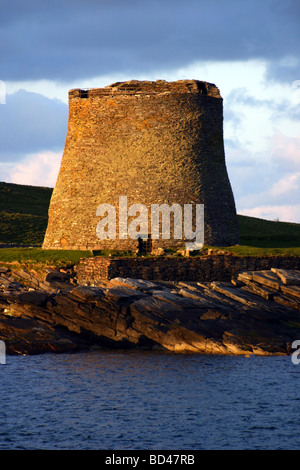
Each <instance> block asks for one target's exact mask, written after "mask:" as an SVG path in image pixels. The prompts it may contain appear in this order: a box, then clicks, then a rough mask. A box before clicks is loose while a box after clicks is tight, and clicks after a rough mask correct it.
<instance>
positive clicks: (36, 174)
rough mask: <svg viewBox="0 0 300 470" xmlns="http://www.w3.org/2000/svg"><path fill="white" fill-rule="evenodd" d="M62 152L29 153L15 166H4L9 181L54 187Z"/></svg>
mask: <svg viewBox="0 0 300 470" xmlns="http://www.w3.org/2000/svg"><path fill="white" fill-rule="evenodd" d="M61 158H62V152H57V153H54V152H50V151H48V152H42V153H38V154H33V155H28V156H27V157H26V158H25V159H24V160H23V161H22V162H19V163H18V164H17V165H15V166H13V167H9V166H7V167H6V168H5V167H4V168H3V172H5V174H6V177H7V179H6V180H7V181H8V182H10V183H16V184H26V185H32V186H46V187H50V188H52V187H54V186H55V183H56V179H57V175H58V172H59V168H60V162H61Z"/></svg>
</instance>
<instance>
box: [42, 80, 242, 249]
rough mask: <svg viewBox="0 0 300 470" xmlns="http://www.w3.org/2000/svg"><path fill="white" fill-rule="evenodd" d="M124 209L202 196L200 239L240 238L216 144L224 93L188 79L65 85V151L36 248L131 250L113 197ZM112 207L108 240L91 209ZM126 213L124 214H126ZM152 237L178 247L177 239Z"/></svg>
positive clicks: (224, 241) (218, 242)
mask: <svg viewBox="0 0 300 470" xmlns="http://www.w3.org/2000/svg"><path fill="white" fill-rule="evenodd" d="M120 196H122V197H125V196H126V198H127V205H128V207H129V206H131V205H132V204H143V205H145V206H146V207H147V209H149V232H148V233H149V236H150V237H151V223H150V215H151V205H152V204H159V205H161V204H168V205H169V206H171V205H172V204H179V205H181V206H182V207H183V206H184V204H194V205H195V204H203V205H204V233H205V239H204V241H205V244H207V245H215V246H228V245H235V244H237V243H239V233H238V223H237V216H236V209H235V203H234V198H233V194H232V189H231V185H230V182H229V178H228V174H227V170H226V164H225V154H224V144H223V100H222V98H221V96H220V93H219V90H218V88H217V87H216V86H215V85H213V84H210V83H207V82H202V81H197V80H179V81H176V82H166V81H164V80H158V81H156V82H149V81H135V80H132V81H129V82H121V83H114V84H112V85H110V86H107V87H105V88H94V89H89V90H81V89H74V90H70V92H69V122H68V131H67V137H66V142H65V149H64V154H63V158H62V162H61V168H60V171H59V175H58V179H57V182H56V186H55V188H54V191H53V195H52V199H51V203H50V208H49V222H48V228H47V231H46V235H45V239H44V244H43V248H46V249H50V248H51V249H53V248H56V249H91V250H97V249H104V248H111V249H120V250H131V249H136V247H137V244H138V241H137V240H136V239H131V238H130V237H127V238H124V237H123V239H121V238H122V237H121V236H119V235H120V234H118V216H119V212H118V204H119V197H120ZM101 204H110V205H112V206H114V207H115V208H116V222H117V223H116V228H117V232H116V238H115V239H112V238H107V239H99V238H98V236H97V233H96V229H97V225H98V223H99V221H100V220H101V218H100V217H99V215H97V208H98V206H99V205H101ZM129 219H130V217H129V218H128V222H130V220H129ZM173 235H174V234H173V232H172V227H171V238H170V239H169V240H166V239H158V240H153V245H154V247H158V246H162V247H180V246H183V244H184V241H185V240H184V232H183V238H182V239H178V238H176V239H175V238H172V236H173Z"/></svg>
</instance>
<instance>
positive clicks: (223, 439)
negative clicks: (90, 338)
mask: <svg viewBox="0 0 300 470" xmlns="http://www.w3.org/2000/svg"><path fill="white" fill-rule="evenodd" d="M0 374H1V402H0V403H1V404H0V407H1V409H0V449H1V450H4V449H5V450H16V449H28V450H30V449H31V450H37V449H41V450H42V449H43V450H113V449H116V450H140V449H141V450H152V449H156V450H171V449H173V450H185V449H187V450H202V449H205V450H223V449H224V450H230V449H232V450H247V449H249V450H252V449H261V450H279V449H283V450H294V449H300V433H299V428H298V426H299V416H300V364H299V365H296V364H293V363H292V361H291V357H255V356H251V357H235V356H202V355H193V354H189V355H185V354H172V353H160V352H130V351H126V352H115V351H114V352H109V351H97V352H92V353H83V354H81V353H80V354H62V355H55V354H44V355H39V356H8V357H7V358H6V364H2V365H0Z"/></svg>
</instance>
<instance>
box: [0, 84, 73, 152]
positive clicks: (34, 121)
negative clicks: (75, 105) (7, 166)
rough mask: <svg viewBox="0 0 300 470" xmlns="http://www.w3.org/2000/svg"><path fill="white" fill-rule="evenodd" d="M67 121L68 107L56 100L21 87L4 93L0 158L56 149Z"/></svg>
mask: <svg viewBox="0 0 300 470" xmlns="http://www.w3.org/2000/svg"><path fill="white" fill-rule="evenodd" d="M67 124H68V106H67V105H66V104H65V103H62V102H61V101H59V100H57V99H49V98H46V97H45V96H42V95H40V94H37V93H29V92H27V91H25V90H20V91H18V92H16V93H13V94H11V95H7V97H6V104H5V105H1V108H0V142H1V150H0V161H17V160H20V159H22V158H24V156H25V154H28V153H37V152H40V151H43V150H52V151H58V150H59V149H61V148H62V147H63V146H64V141H65V138H66V131H67Z"/></svg>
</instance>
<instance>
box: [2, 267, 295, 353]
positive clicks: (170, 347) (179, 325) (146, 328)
mask: <svg viewBox="0 0 300 470" xmlns="http://www.w3.org/2000/svg"><path fill="white" fill-rule="evenodd" d="M297 339H298V340H299V339H300V271H292V270H282V269H272V270H268V271H247V272H243V273H240V274H239V275H238V276H237V277H236V278H235V279H232V280H231V282H196V281H195V282H175V281H174V282H171V281H170V282H162V281H159V282H156V281H147V280H142V279H130V278H114V279H112V280H110V281H103V282H101V283H99V282H98V283H97V287H94V286H91V285H89V286H86V285H80V284H78V281H77V278H76V272H75V271H74V269H73V267H72V266H71V267H69V268H65V269H60V270H55V269H54V268H49V269H47V270H43V271H36V270H32V269H31V270H26V269H21V268H20V269H15V268H12V267H11V268H10V267H1V268H0V340H2V341H4V342H5V346H6V353H7V354H8V355H13V354H42V353H47V352H53V353H66V352H68V353H69V352H79V351H89V350H93V349H103V348H112V349H142V350H153V349H154V350H155V349H157V350H165V351H172V352H179V353H200V354H232V355H241V354H242V355H251V354H254V355H289V354H291V353H292V343H293V341H295V340H297Z"/></svg>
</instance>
